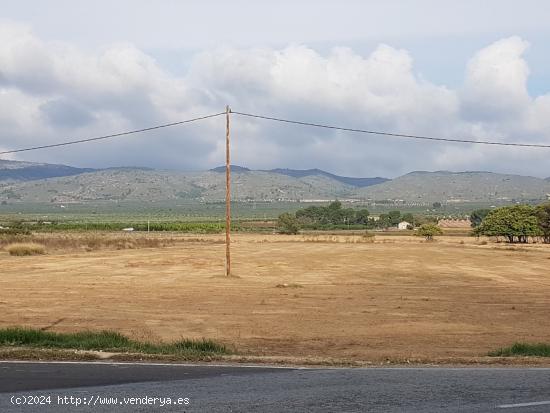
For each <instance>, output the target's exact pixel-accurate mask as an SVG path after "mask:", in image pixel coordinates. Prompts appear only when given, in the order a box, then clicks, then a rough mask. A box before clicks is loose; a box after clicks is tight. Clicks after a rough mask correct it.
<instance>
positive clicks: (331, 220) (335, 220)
mask: <svg viewBox="0 0 550 413" xmlns="http://www.w3.org/2000/svg"><path fill="white" fill-rule="evenodd" d="M369 214H370V213H369V210H368V209H360V210H355V209H353V208H342V203H341V202H340V201H334V202H331V203H330V204H329V205H328V206H326V207H325V206H310V207H307V208H304V209H300V210H298V211H296V219H298V221H299V222H300V223H301V224H302V225H311V224H319V225H345V224H360V225H366V224H367V223H368V221H369Z"/></svg>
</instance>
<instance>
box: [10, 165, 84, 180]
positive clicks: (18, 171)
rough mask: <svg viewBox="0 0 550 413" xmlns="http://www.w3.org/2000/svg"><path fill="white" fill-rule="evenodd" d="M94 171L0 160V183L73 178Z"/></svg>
mask: <svg viewBox="0 0 550 413" xmlns="http://www.w3.org/2000/svg"><path fill="white" fill-rule="evenodd" d="M93 171H95V169H89V168H74V167H72V166H66V165H55V164H47V163H32V162H18V161H8V160H0V181H34V180H38V179H46V178H54V177H58V176H73V175H78V174H82V173H86V172H93Z"/></svg>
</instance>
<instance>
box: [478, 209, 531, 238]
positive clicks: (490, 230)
mask: <svg viewBox="0 0 550 413" xmlns="http://www.w3.org/2000/svg"><path fill="white" fill-rule="evenodd" d="M477 230H478V231H476V232H478V233H479V234H481V235H487V236H489V237H504V238H506V239H507V240H508V242H510V243H515V242H519V243H526V242H528V241H529V237H535V236H538V235H539V234H540V229H539V225H538V220H537V216H536V215H535V208H533V207H532V206H530V205H515V206H511V207H502V208H497V209H493V210H492V211H491V212H489V213H488V214H487V216H486V217H485V219H484V220H483V221H482V222H481V225H480V226H479V227H478V228H477Z"/></svg>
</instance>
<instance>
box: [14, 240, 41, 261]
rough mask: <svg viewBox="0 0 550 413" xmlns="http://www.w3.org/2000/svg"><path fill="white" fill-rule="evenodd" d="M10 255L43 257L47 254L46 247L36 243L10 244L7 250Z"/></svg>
mask: <svg viewBox="0 0 550 413" xmlns="http://www.w3.org/2000/svg"><path fill="white" fill-rule="evenodd" d="M5 249H6V251H7V252H8V253H9V254H10V255H15V256H19V257H22V256H26V255H43V254H45V253H46V247H44V245H41V244H36V243H34V242H27V243H17V244H10V245H8V246H7V247H6V248H5Z"/></svg>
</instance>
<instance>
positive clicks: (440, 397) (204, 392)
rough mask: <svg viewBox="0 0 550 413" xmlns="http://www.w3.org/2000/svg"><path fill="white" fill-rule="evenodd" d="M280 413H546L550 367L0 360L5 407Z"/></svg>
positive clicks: (0, 402)
mask: <svg viewBox="0 0 550 413" xmlns="http://www.w3.org/2000/svg"><path fill="white" fill-rule="evenodd" d="M71 397H72V398H71ZM31 402H32V403H34V404H29V403H31ZM36 403H39V404H36ZM282 411H288V412H316V411H319V412H500V413H507V412H515V411H518V412H525V413H532V412H549V411H550V369H543V368H537V369H530V368H368V369H347V368H346V369H323V368H321V369H317V368H316V369H293V368H270V367H245V366H214V365H198V366H195V365H162V364H157V365H155V364H125V363H118V364H116V363H114V364H113V363H34V362H0V412H282Z"/></svg>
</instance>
